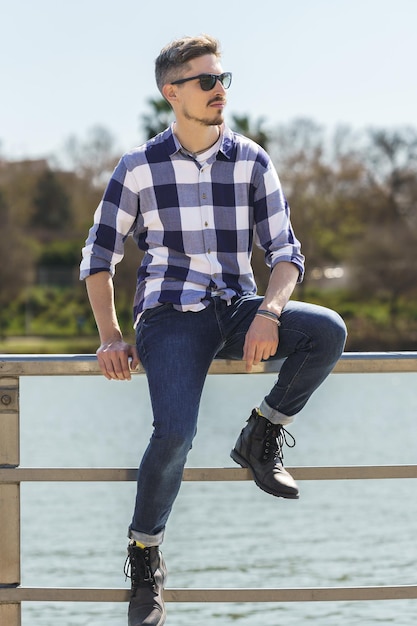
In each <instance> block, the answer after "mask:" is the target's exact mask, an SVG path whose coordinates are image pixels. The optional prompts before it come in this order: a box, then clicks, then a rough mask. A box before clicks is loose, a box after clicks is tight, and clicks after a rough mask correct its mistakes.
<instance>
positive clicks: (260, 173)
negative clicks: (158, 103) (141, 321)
mask: <svg viewBox="0 0 417 626" xmlns="http://www.w3.org/2000/svg"><path fill="white" fill-rule="evenodd" d="M128 235H132V236H133V238H134V240H135V242H136V243H137V245H138V247H139V248H140V249H141V250H143V251H144V252H145V254H144V258H143V261H142V264H141V266H140V268H139V271H138V279H137V288H136V295H135V301H134V319H135V323H136V322H137V320H138V318H139V316H140V314H141V313H142V311H144V310H145V309H148V308H152V307H155V306H158V305H160V304H163V303H171V304H173V305H174V306H175V308H177V309H178V310H181V311H189V310H192V311H198V310H201V309H203V308H204V307H206V306H207V305H208V303H209V299H210V297H211V296H212V294H213V292H214V291H215V292H217V293H220V294H221V297H222V298H223V299H225V300H230V299H231V298H232V297H233V296H235V295H239V296H240V295H245V294H254V293H256V285H255V281H254V277H253V272H252V268H251V263H250V259H251V251H252V245H253V240H254V238H255V243H256V244H257V245H259V246H260V247H261V248H263V249H264V250H265V260H266V263H267V265H268V266H269V267H271V268H273V267H274V266H275V265H276V263H278V262H280V261H288V262H291V263H294V264H295V265H296V266H297V267H298V269H299V272H300V278H299V280H301V277H302V275H303V271H304V257H303V255H302V254H301V252H300V244H299V242H298V240H297V239H296V237H295V235H294V232H293V229H292V226H291V223H290V215H289V207H288V204H287V202H286V199H285V197H284V194H283V192H282V189H281V185H280V182H279V179H278V175H277V173H276V171H275V168H274V166H273V165H272V163H271V160H270V158H269V156H268V155H267V153H266V152H265V151H264V150H263V149H262V148H261V147H260V146H258V145H257V144H255V143H254V142H253V141H251V140H249V139H247V138H246V137H243V136H241V135H239V134H237V133H234V132H232V131H231V130H230V129H228V128H227V127H223V128H222V137H221V142H220V147H219V149H218V150H215V151H214V152H213V153H212V154H211V156H209V158H208V159H207V161H205V162H203V163H201V162H199V161H197V160H196V159H194V158H192V157H191V156H190V155H187V154H186V153H185V151H184V150H183V148H182V147H181V145H180V144H179V142H178V140H177V138H176V136H175V135H174V133H173V129H172V127H171V128H168V129H167V130H165V131H164V132H162V133H160V134H159V135H157V136H156V137H154V138H153V139H151V140H150V141H148V142H147V143H145V144H144V145H142V146H140V147H139V148H136V149H134V150H133V151H132V152H129V153H127V154H125V155H124V156H123V157H122V158H121V160H120V161H119V164H118V165H117V167H116V169H115V171H114V173H113V175H112V177H111V179H110V181H109V184H108V186H107V189H106V190H105V193H104V196H103V199H102V201H101V203H100V204H99V206H98V208H97V210H96V212H95V215H94V224H93V226H92V227H91V229H90V231H89V235H88V238H87V241H86V245H85V247H84V248H83V260H82V262H81V273H80V278H81V279H84V278H86V277H87V276H89V275H91V274H95V273H97V272H102V271H109V272H110V273H111V274H112V275H113V274H114V271H115V265H116V263H118V262H119V261H121V259H122V258H123V251H124V242H125V240H126V238H127V236H128Z"/></svg>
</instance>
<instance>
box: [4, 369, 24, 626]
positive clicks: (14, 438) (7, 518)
mask: <svg viewBox="0 0 417 626" xmlns="http://www.w3.org/2000/svg"><path fill="white" fill-rule="evenodd" d="M19 463H20V441H19V378H18V377H0V467H1V468H4V469H7V468H11V469H12V468H15V467H18V465H19ZM19 585H20V483H19V482H10V483H4V484H0V587H17V586H19ZM0 624H1V625H3V624H4V625H6V624H7V626H21V604H20V602H14V603H11V602H3V603H0Z"/></svg>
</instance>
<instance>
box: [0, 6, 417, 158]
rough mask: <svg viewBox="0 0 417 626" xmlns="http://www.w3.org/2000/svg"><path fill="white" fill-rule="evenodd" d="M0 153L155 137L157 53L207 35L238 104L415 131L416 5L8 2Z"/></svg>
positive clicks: (1, 39) (2, 22)
mask: <svg viewBox="0 0 417 626" xmlns="http://www.w3.org/2000/svg"><path fill="white" fill-rule="evenodd" d="M0 10H1V12H0V15H1V18H0V72H1V73H0V76H1V82H0V90H1V91H0V112H1V115H0V154H2V155H3V157H6V158H14V159H17V158H22V157H33V158H36V157H40V156H48V155H50V154H53V153H59V151H60V150H61V149H62V147H63V145H64V143H65V141H66V139H67V138H68V137H69V136H70V135H76V136H77V137H78V138H80V139H84V138H85V137H86V134H87V131H88V129H89V128H91V127H92V126H94V125H97V124H99V125H102V126H105V127H106V128H107V129H108V130H110V131H111V132H112V133H113V134H114V136H115V138H116V143H117V146H118V147H120V151H124V150H127V149H129V148H131V147H133V146H135V145H137V144H138V143H139V142H141V141H142V140H143V134H142V132H141V129H140V116H141V115H143V113H145V112H147V111H148V112H149V107H148V105H147V99H148V98H150V97H157V96H158V92H157V90H156V87H155V84H154V76H153V70H154V65H153V64H154V59H155V57H156V56H157V55H158V53H159V51H160V49H161V48H162V47H163V46H164V45H165V44H166V43H167V42H168V41H170V40H171V39H175V38H177V37H180V36H182V35H195V34H199V33H202V32H207V33H209V34H211V35H214V36H215V37H217V38H218V39H220V41H221V44H222V50H223V59H222V64H223V68H224V70H229V71H232V72H233V84H232V86H231V88H230V90H229V92H228V102H229V103H228V111H229V112H231V113H239V114H247V115H249V116H250V118H251V119H253V120H256V119H258V118H260V117H262V116H264V117H265V118H266V121H267V124H268V125H269V126H274V125H277V124H279V123H286V122H288V121H290V120H291V119H293V118H295V117H299V116H302V117H309V118H312V119H313V120H315V121H316V122H318V123H321V124H323V125H324V126H326V127H329V128H333V127H334V126H335V125H336V124H338V123H345V124H349V125H351V126H352V127H353V128H362V127H365V126H369V125H373V126H382V127H392V126H399V125H407V124H408V125H412V126H415V127H417V70H416V62H417V36H416V24H417V0H287V1H284V0H259V1H258V2H256V1H247V0H222V1H220V2H219V1H217V2H213V1H212V2H207V1H206V2H196V1H195V0H176V1H175V0H159V1H158V0H117V1H113V2H110V0H70V1H65V0H14V2H10V0H0Z"/></svg>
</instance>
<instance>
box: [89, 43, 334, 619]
mask: <svg viewBox="0 0 417 626" xmlns="http://www.w3.org/2000/svg"><path fill="white" fill-rule="evenodd" d="M156 81H157V84H158V87H159V89H160V91H161V93H162V95H163V96H164V98H165V99H166V100H167V101H168V102H169V104H170V105H171V106H172V109H173V111H174V114H175V122H174V123H173V124H172V126H171V127H170V128H168V129H167V130H165V131H164V132H163V133H161V134H160V135H158V136H156V137H154V138H153V139H151V140H150V141H148V142H147V143H146V144H144V145H143V146H140V147H139V148H137V149H135V150H133V151H132V152H130V153H128V154H126V155H124V156H123V157H122V159H121V161H120V162H119V164H118V166H117V167H116V169H115V172H114V173H113V176H112V178H111V180H110V182H109V185H108V187H107V189H106V191H105V194H104V197H103V200H102V202H101V204H100V206H99V207H98V209H97V211H96V214H95V220H94V225H93V226H92V228H91V230H90V233H89V237H88V239H87V242H86V246H85V248H84V249H83V261H82V264H81V270H82V271H81V277H82V278H86V280H87V290H88V295H89V298H90V302H91V306H92V309H93V312H94V315H95V319H96V322H97V327H98V330H99V334H100V341H101V345H100V347H99V348H98V350H97V357H98V361H99V364H100V368H101V370H102V372H103V374H104V376H106V378H108V379H111V380H129V379H130V378H131V370H134V369H135V368H136V367H137V365H138V363H139V360H140V362H141V363H142V365H143V367H144V369H145V371H146V375H147V379H148V384H149V390H150V396H151V401H152V409H153V423H154V431H153V434H152V437H151V440H150V443H149V446H148V448H147V450H146V452H145V454H144V456H143V459H142V462H141V465H140V468H139V473H138V484H137V496H136V503H135V508H134V514H133V519H132V522H131V524H130V527H129V537H130V543H129V546H128V562H129V566H130V568H129V570H128V571H129V574H130V577H131V579H132V592H131V600H130V604H129V626H139V625H140V624H146V625H147V626H149V625H153V626H161V625H162V624H164V623H165V609H164V604H163V600H162V589H163V586H164V580H165V576H166V568H165V564H164V561H163V558H162V555H161V553H160V551H159V546H160V545H161V543H162V541H163V536H164V529H165V526H166V523H167V520H168V517H169V514H170V511H171V508H172V505H173V503H174V500H175V498H176V496H177V493H178V490H179V488H180V484H181V478H182V473H183V468H184V464H185V462H186V458H187V454H188V452H189V450H190V447H191V443H192V440H193V437H194V435H195V432H196V424H197V415H198V408H199V402H200V397H201V393H202V389H203V385H204V381H205V378H206V375H207V371H208V369H209V366H210V364H211V362H212V360H213V359H214V358H216V357H219V358H229V359H244V360H245V361H246V370H247V371H248V372H250V371H251V368H252V366H253V365H254V364H258V363H259V362H260V361H262V360H266V359H269V358H279V359H285V361H284V363H283V366H282V368H281V371H280V374H279V378H278V380H277V382H276V384H275V385H274V387H273V389H272V390H271V391H270V393H269V394H268V395H267V396H266V397H265V398H264V399H263V400H262V402H261V403H260V407H259V409H254V410H253V411H252V414H251V415H250V417H249V419H248V423H247V425H246V426H245V427H244V428H243V430H242V432H241V434H240V436H239V438H238V440H237V442H236V445H235V447H234V448H233V450H232V453H231V455H232V458H233V459H234V460H235V461H237V463H239V464H240V465H242V466H243V467H249V468H250V470H251V472H252V475H253V477H254V480H255V482H256V483H257V485H258V486H259V487H260V488H261V489H263V490H264V491H266V492H268V493H270V494H272V495H275V496H278V497H284V498H297V497H298V487H297V485H296V483H295V481H294V479H293V478H292V477H291V476H290V474H289V473H288V472H287V471H286V470H285V468H284V467H283V462H282V457H283V455H282V445H283V443H284V441H285V434H286V431H285V429H284V426H286V425H287V424H289V423H290V422H291V421H292V420H293V419H294V416H295V414H296V413H298V412H299V411H300V410H301V409H302V408H303V406H304V405H305V403H306V402H307V400H308V399H309V397H310V396H311V394H312V393H313V391H314V390H315V389H316V388H317V387H318V386H319V385H320V384H321V383H322V382H323V380H324V379H325V378H326V377H327V376H328V374H329V373H330V372H331V370H332V369H333V367H334V365H335V363H336V362H337V360H338V359H339V357H340V354H341V352H342V350H343V347H344V343H345V338H346V329H345V326H344V323H343V321H342V320H341V319H340V317H339V316H338V315H337V314H336V313H334V312H333V311H329V310H328V309H325V308H322V307H317V306H313V305H309V304H303V303H299V302H290V301H289V298H290V296H291V294H292V292H293V289H294V287H295V285H296V283H297V281H300V280H301V278H302V275H303V267H304V266H303V263H304V258H303V256H302V254H301V252H300V244H299V242H298V241H297V239H296V237H295V235H294V233H293V230H292V227H291V223H290V216H289V208H288V205H287V203H286V201H285V197H284V195H283V193H282V190H281V187H280V183H279V180H278V176H277V174H276V172H275V169H274V167H273V166H272V164H271V161H270V159H269V157H268V155H267V154H266V153H265V151H264V150H262V148H260V147H259V146H258V145H256V144H255V143H253V142H252V141H250V140H249V139H246V138H245V137H242V136H240V135H237V134H235V133H233V132H232V131H231V130H230V129H229V128H227V126H226V125H225V124H224V118H223V111H224V108H225V106H226V90H227V88H228V87H229V86H230V83H231V74H230V73H229V72H223V68H222V66H221V63H220V53H219V48H218V42H217V41H216V40H214V39H213V38H211V37H208V36H200V37H186V38H183V39H181V40H178V41H174V42H172V43H171V44H169V45H168V46H167V47H166V48H164V49H163V50H162V51H161V53H160V55H159V56H158V58H157V60H156ZM128 235H133V237H134V239H135V240H136V242H137V244H138V246H139V248H141V249H142V250H144V251H145V255H144V258H143V261H142V264H141V267H140V269H139V272H138V279H137V289H136V296H135V302H134V318H135V327H136V333H137V335H136V336H137V342H136V346H132V345H128V344H126V343H125V342H124V340H123V336H122V332H121V330H120V327H119V324H118V321H117V315H116V311H115V305H114V298H113V283H112V275H113V272H114V266H115V264H116V263H117V262H118V261H120V260H121V258H122V256H123V243H124V241H125V239H126V237H127V236H128ZM253 237H255V238H256V242H257V243H258V244H259V245H260V246H261V247H262V248H263V249H264V251H265V259H266V263H267V264H268V265H269V266H270V268H271V274H270V279H269V284H268V288H267V290H266V293H265V296H263V297H259V296H257V295H256V286H255V283H254V279H253V274H252V270H251V266H250V256H251V251H252V245H253Z"/></svg>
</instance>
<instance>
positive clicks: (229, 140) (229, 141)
mask: <svg viewBox="0 0 417 626" xmlns="http://www.w3.org/2000/svg"><path fill="white" fill-rule="evenodd" d="M165 133H166V137H165V141H166V142H167V150H168V154H169V156H173V155H174V154H177V152H180V151H182V146H181V144H180V142H179V141H178V139H177V137H176V135H175V133H174V122H172V124H171V126H170V127H169V128H167V130H166V131H165ZM221 133H222V140H221V144H220V148H219V152H222V154H223V155H224V156H225V157H226V159H230V158H231V156H232V150H233V133H232V131H231V130H230V128H228V127H227V126H226V124H222V126H221Z"/></svg>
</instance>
